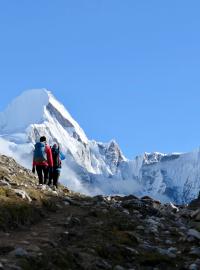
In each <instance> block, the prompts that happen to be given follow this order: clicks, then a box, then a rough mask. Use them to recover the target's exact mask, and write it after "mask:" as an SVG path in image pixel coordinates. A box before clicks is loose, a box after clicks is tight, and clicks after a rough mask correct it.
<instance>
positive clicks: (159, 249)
mask: <svg viewBox="0 0 200 270" xmlns="http://www.w3.org/2000/svg"><path fill="white" fill-rule="evenodd" d="M157 251H158V252H159V253H160V254H161V255H164V256H168V257H170V258H173V259H174V258H176V254H174V253H172V252H170V251H169V250H168V249H167V250H166V249H163V248H157Z"/></svg>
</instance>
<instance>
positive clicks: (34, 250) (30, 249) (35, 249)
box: [27, 245, 41, 252]
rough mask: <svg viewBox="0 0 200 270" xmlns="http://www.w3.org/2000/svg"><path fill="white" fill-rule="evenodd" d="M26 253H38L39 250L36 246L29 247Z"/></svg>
mask: <svg viewBox="0 0 200 270" xmlns="http://www.w3.org/2000/svg"><path fill="white" fill-rule="evenodd" d="M27 250H28V251H32V252H40V251H41V249H40V248H39V247H38V246H36V245H30V246H29V247H28V248H27Z"/></svg>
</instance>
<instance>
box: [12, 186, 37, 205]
mask: <svg viewBox="0 0 200 270" xmlns="http://www.w3.org/2000/svg"><path fill="white" fill-rule="evenodd" d="M13 191H14V192H15V194H16V195H18V196H19V197H21V198H22V199H23V200H28V201H29V202H32V199H31V198H30V197H29V195H28V194H27V193H26V191H24V190H21V189H13Z"/></svg>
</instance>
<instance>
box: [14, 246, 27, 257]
mask: <svg viewBox="0 0 200 270" xmlns="http://www.w3.org/2000/svg"><path fill="white" fill-rule="evenodd" d="M11 253H12V255H14V256H16V257H26V256H27V255H28V252H27V251H26V250H25V249H24V248H21V247H18V248H16V249H15V250H14V251H12V252H11Z"/></svg>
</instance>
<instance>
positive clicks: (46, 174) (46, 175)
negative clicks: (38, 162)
mask: <svg viewBox="0 0 200 270" xmlns="http://www.w3.org/2000/svg"><path fill="white" fill-rule="evenodd" d="M42 170H43V174H44V184H45V185H47V184H48V182H49V168H48V167H47V166H43V168H42Z"/></svg>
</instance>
